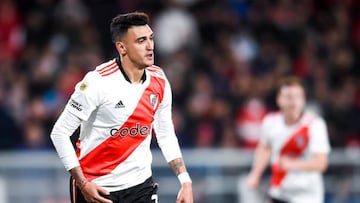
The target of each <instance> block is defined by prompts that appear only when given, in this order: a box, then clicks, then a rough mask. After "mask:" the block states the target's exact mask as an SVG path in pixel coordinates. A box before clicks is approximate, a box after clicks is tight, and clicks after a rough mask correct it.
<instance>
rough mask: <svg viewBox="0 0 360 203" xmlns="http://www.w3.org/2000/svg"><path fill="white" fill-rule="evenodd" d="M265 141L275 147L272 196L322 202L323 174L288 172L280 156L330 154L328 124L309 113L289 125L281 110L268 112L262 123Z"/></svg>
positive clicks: (295, 202)
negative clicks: (281, 163) (282, 164)
mask: <svg viewBox="0 0 360 203" xmlns="http://www.w3.org/2000/svg"><path fill="white" fill-rule="evenodd" d="M261 142H262V143H263V144H268V145H270V146H271V150H272V153H271V169H272V174H271V181H270V191H269V193H270V196H272V197H274V198H279V199H283V200H287V201H289V202H291V203H307V202H312V203H322V202H323V196H324V188H323V180H322V174H321V173H320V172H318V171H284V170H282V169H281V168H280V167H279V165H278V161H279V157H280V156H282V155H287V156H292V157H296V158H299V159H308V158H309V157H310V156H311V155H312V154H313V153H317V152H321V153H329V152H330V145H329V141H328V133H327V129H326V124H325V122H324V120H323V119H322V118H320V117H319V116H317V115H315V114H313V113H310V112H306V113H304V115H303V116H302V118H301V119H300V121H299V122H298V123H296V124H294V125H290V126H289V125H287V124H286V123H285V121H284V116H283V115H282V114H281V113H271V114H269V115H267V116H266V117H265V118H264V120H263V124H262V129H261Z"/></svg>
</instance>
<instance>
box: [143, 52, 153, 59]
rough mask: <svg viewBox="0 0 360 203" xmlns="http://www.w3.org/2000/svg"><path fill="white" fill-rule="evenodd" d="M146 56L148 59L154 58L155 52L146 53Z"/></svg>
mask: <svg viewBox="0 0 360 203" xmlns="http://www.w3.org/2000/svg"><path fill="white" fill-rule="evenodd" d="M145 57H146V58H147V59H150V60H152V59H153V58H154V54H153V53H149V54H146V55H145Z"/></svg>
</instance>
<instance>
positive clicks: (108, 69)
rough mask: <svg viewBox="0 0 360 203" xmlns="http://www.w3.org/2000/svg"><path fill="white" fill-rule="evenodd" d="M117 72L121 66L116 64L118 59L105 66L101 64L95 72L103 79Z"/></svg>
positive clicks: (106, 63)
mask: <svg viewBox="0 0 360 203" xmlns="http://www.w3.org/2000/svg"><path fill="white" fill-rule="evenodd" d="M117 71H119V66H118V64H117V62H116V59H112V60H110V61H107V62H105V63H103V64H100V65H99V66H97V67H96V68H95V70H94V72H95V73H97V74H98V75H99V76H101V77H106V76H110V75H112V74H113V73H115V72H117Z"/></svg>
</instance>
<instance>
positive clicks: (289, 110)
mask: <svg viewBox="0 0 360 203" xmlns="http://www.w3.org/2000/svg"><path fill="white" fill-rule="evenodd" d="M277 103H278V106H279V108H280V110H281V111H282V112H283V114H284V115H285V117H288V118H290V119H297V118H299V117H300V115H301V114H302V112H303V110H304V107H305V92H304V89H303V88H302V87H301V86H299V85H290V86H284V87H282V88H281V89H280V92H279V94H278V98H277Z"/></svg>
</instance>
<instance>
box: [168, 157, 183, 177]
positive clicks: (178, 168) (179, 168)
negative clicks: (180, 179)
mask: <svg viewBox="0 0 360 203" xmlns="http://www.w3.org/2000/svg"><path fill="white" fill-rule="evenodd" d="M169 165H170V167H171V168H172V170H173V171H174V172H175V174H176V175H179V174H180V173H183V172H186V168H185V164H184V160H183V159H182V158H177V159H174V160H172V161H170V162H169Z"/></svg>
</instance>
